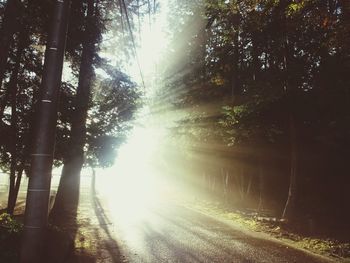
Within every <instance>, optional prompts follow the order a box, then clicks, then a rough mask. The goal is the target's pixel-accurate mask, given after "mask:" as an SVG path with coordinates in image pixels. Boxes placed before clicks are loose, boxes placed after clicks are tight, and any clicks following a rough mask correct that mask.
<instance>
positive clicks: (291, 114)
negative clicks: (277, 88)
mask: <svg viewBox="0 0 350 263" xmlns="http://www.w3.org/2000/svg"><path fill="white" fill-rule="evenodd" d="M290 2H291V1H290V0H284V1H281V11H282V12H283V13H282V15H281V16H282V25H283V42H284V43H283V45H284V74H285V79H284V81H285V83H284V90H285V92H286V94H287V95H288V100H289V101H288V106H287V114H288V115H287V116H286V117H287V120H288V124H289V135H290V136H289V142H290V175H289V190H288V197H287V201H286V204H285V207H284V210H283V214H282V218H283V219H285V220H289V221H291V220H294V218H295V216H296V200H297V188H298V185H297V166H298V149H297V144H298V141H297V127H296V116H295V107H296V106H295V105H294V104H293V103H294V102H295V96H296V87H295V84H294V83H293V72H292V70H291V64H292V63H293V58H294V57H293V48H292V44H291V43H290V41H289V37H288V36H289V32H288V27H287V17H286V8H287V7H288V5H289V4H290Z"/></svg>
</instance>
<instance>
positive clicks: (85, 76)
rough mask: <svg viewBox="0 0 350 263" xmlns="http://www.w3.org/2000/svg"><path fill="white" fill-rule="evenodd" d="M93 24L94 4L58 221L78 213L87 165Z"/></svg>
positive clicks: (56, 209) (56, 213)
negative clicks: (65, 214)
mask: <svg viewBox="0 0 350 263" xmlns="http://www.w3.org/2000/svg"><path fill="white" fill-rule="evenodd" d="M93 20H94V1H93V0H89V1H88V13H87V25H86V30H85V34H84V41H83V51H82V59H81V64H80V71H79V83H78V88H77V94H76V98H75V105H76V109H75V112H74V116H73V120H72V129H71V150H70V152H69V153H67V156H66V158H65V161H64V167H63V170H62V175H61V180H60V184H59V187H58V191H57V196H56V201H55V204H54V207H53V211H52V216H53V218H54V219H55V220H58V218H57V217H58V216H59V215H60V214H62V212H63V213H67V215H68V214H69V213H70V212H73V213H75V211H74V210H76V207H77V205H78V201H79V187H80V172H81V169H82V167H83V164H84V146H85V143H86V119H87V112H88V109H89V103H90V93H91V86H92V81H93V77H94V71H93V58H94V56H95V42H96V40H95V38H94V36H93V34H92V32H91V31H92V26H93Z"/></svg>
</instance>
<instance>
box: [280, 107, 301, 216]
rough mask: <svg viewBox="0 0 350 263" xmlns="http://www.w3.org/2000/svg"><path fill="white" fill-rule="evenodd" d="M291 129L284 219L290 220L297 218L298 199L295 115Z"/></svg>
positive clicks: (291, 120) (292, 118)
mask: <svg viewBox="0 0 350 263" xmlns="http://www.w3.org/2000/svg"><path fill="white" fill-rule="evenodd" d="M289 118H290V119H289V125H290V126H289V129H290V147H291V157H290V158H291V160H290V181H289V190H288V198H287V202H286V205H285V207H284V210H283V214H282V219H286V220H290V219H293V217H294V216H295V208H296V207H295V206H296V197H297V165H298V154H297V134H296V125H295V118H294V116H293V114H291V115H290V117H289Z"/></svg>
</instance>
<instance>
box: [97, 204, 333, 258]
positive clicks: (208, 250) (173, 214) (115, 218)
mask: <svg viewBox="0 0 350 263" xmlns="http://www.w3.org/2000/svg"><path fill="white" fill-rule="evenodd" d="M124 201H125V200H124ZM114 205H117V204H116V203H114ZM110 207H111V206H110ZM101 209H102V207H101ZM120 209H121V208H118V209H117V210H115V212H113V211H109V212H108V211H106V210H104V213H103V214H104V215H107V214H109V219H108V220H105V221H102V222H109V223H108V224H106V225H107V227H108V228H109V230H107V231H108V233H111V236H114V238H115V240H116V243H115V244H116V245H117V246H118V250H119V251H118V253H119V258H120V259H121V260H120V261H122V262H152V263H153V262H220V263H224V262H246V263H248V262H267V263H283V262H300V263H304V262H305V263H313V262H330V261H327V260H325V259H322V258H319V257H316V256H313V255H311V254H308V253H305V252H304V251H301V250H297V249H293V248H291V247H288V246H286V245H284V244H282V243H279V242H274V241H271V240H267V239H265V238H262V237H257V236H256V235H255V234H254V233H253V234H249V233H247V232H246V231H242V229H239V228H237V227H235V226H234V225H233V224H230V223H226V222H223V221H220V220H217V219H215V218H213V217H211V216H207V215H205V214H202V213H200V212H197V211H194V210H192V209H189V208H186V207H184V206H182V205H180V204H175V203H171V202H163V203H161V204H159V203H158V204H154V205H151V206H144V207H135V209H133V208H129V209H128V211H127V212H125V210H124V212H123V213H121V211H123V210H120ZM112 210H113V208H112ZM100 211H101V210H100ZM100 222H101V221H100ZM106 229H107V228H106ZM109 246H110V249H112V250H113V246H111V245H109ZM114 248H115V249H116V247H114ZM110 252H111V251H110ZM110 260H111V259H110ZM101 262H118V259H116V257H114V260H111V261H108V260H105V261H101Z"/></svg>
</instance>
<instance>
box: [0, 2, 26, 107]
mask: <svg viewBox="0 0 350 263" xmlns="http://www.w3.org/2000/svg"><path fill="white" fill-rule="evenodd" d="M21 9H22V3H21V1H20V0H8V1H7V4H6V7H5V14H4V18H3V21H2V27H1V28H0V88H1V87H2V82H3V79H4V75H5V72H6V66H7V59H8V55H9V50H10V46H11V43H12V39H13V35H14V34H15V33H16V31H17V30H18V27H19V25H20V21H19V20H20V19H21V11H22V10H21ZM1 104H2V102H1Z"/></svg>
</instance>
